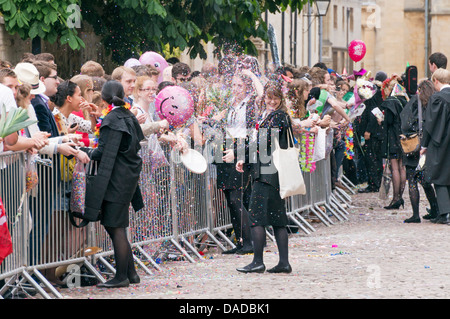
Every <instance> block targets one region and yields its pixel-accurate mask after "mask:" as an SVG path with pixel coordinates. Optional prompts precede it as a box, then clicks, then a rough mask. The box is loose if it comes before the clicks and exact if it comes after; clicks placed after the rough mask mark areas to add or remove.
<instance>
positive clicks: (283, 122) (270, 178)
mask: <svg viewBox="0 0 450 319" xmlns="http://www.w3.org/2000/svg"><path fill="white" fill-rule="evenodd" d="M272 129H274V130H275V131H277V132H278V141H279V145H280V147H281V148H282V149H287V148H288V146H289V144H288V141H289V131H288V130H289V129H290V130H291V132H292V127H291V122H290V118H289V115H288V114H287V113H286V112H284V111H282V110H277V111H274V112H272V113H271V114H269V115H268V116H267V117H266V118H265V119H264V120H263V121H262V122H261V123H260V124H259V129H258V137H257V141H256V143H257V146H256V147H255V149H257V158H256V163H253V164H252V169H251V177H252V179H253V180H259V181H260V182H263V183H267V184H270V185H272V186H273V187H275V188H276V189H277V190H279V189H280V183H279V180H278V172H277V170H276V168H275V165H274V163H273V156H272V153H273V151H274V150H275V143H274V136H272ZM266 141H267V142H266ZM291 146H292V145H291ZM248 150H249V152H247V158H248V160H249V161H250V157H251V156H252V152H251V147H250V148H249V149H248Z"/></svg>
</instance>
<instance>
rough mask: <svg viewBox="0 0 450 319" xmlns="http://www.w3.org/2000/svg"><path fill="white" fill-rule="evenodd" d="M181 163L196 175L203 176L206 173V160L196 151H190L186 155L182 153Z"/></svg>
mask: <svg viewBox="0 0 450 319" xmlns="http://www.w3.org/2000/svg"><path fill="white" fill-rule="evenodd" d="M180 159H181V162H182V163H183V164H184V166H186V168H187V169H188V170H190V171H191V172H193V173H196V174H203V173H204V172H205V171H206V168H207V163H206V159H205V158H204V157H203V155H202V154H201V153H199V152H198V151H196V150H193V149H189V150H187V151H186V152H185V153H184V154H181V153H180Z"/></svg>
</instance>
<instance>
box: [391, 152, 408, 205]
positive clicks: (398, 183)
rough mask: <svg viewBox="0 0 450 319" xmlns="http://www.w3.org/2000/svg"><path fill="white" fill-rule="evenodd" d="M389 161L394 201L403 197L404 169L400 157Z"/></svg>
mask: <svg viewBox="0 0 450 319" xmlns="http://www.w3.org/2000/svg"><path fill="white" fill-rule="evenodd" d="M389 162H390V164H391V172H392V188H393V193H394V195H393V197H392V202H396V201H398V200H400V199H401V198H402V197H403V191H404V190H405V185H406V171H405V167H404V166H403V165H402V160H401V159H390V160H389Z"/></svg>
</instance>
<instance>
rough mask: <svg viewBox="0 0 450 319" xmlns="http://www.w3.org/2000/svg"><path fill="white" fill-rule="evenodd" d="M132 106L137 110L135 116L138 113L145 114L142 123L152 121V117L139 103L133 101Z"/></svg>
mask: <svg viewBox="0 0 450 319" xmlns="http://www.w3.org/2000/svg"><path fill="white" fill-rule="evenodd" d="M133 107H134V108H136V109H137V111H138V112H137V114H136V117H138V116H139V115H142V114H147V118H146V120H145V123H143V124H149V123H153V119H152V117H151V116H150V114H149V113H148V112H146V111H145V110H144V109H143V108H142V107H141V106H140V105H139V104H137V103H133Z"/></svg>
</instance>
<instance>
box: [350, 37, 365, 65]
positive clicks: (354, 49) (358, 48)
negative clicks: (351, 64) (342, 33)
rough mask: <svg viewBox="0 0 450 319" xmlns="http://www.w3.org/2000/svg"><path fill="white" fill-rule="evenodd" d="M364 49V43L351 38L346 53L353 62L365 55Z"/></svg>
mask: <svg viewBox="0 0 450 319" xmlns="http://www.w3.org/2000/svg"><path fill="white" fill-rule="evenodd" d="M366 51H367V48H366V44H365V43H364V42H363V41H361V40H353V41H352V42H350V45H349V46H348V54H349V55H350V59H352V60H353V61H355V62H359V61H361V60H362V59H363V58H364V56H365V55H366Z"/></svg>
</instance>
